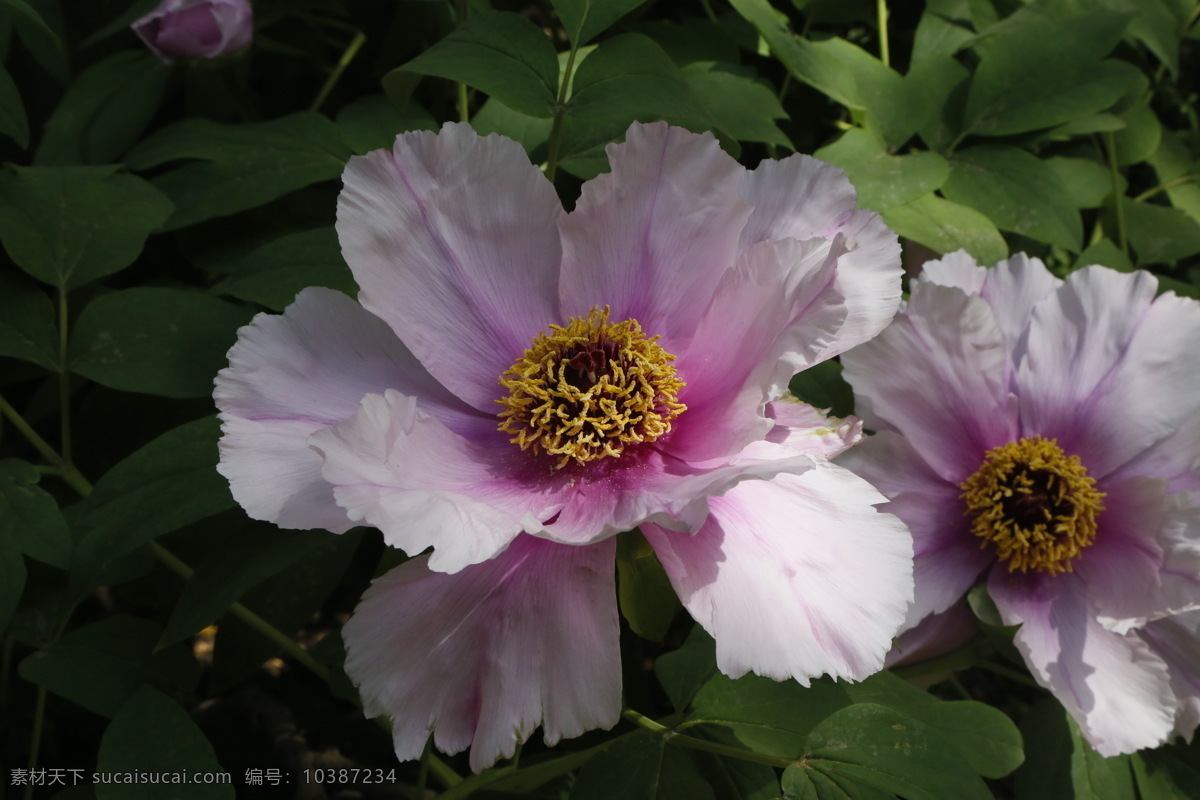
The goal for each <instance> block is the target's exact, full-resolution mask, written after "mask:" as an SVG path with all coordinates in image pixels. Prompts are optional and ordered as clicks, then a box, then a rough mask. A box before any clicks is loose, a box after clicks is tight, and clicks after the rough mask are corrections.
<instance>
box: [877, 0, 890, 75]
mask: <svg viewBox="0 0 1200 800" xmlns="http://www.w3.org/2000/svg"><path fill="white" fill-rule="evenodd" d="M875 17H876V19H877V20H878V24H879V60H880V61H882V62H883V65H884V66H885V67H890V66H891V57H890V55H889V52H888V10H887V0H875Z"/></svg>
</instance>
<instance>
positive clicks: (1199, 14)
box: [1179, 5, 1200, 39]
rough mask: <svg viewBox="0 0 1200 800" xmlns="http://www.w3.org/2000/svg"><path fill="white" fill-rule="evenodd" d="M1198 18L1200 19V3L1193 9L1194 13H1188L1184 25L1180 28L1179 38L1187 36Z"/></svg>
mask: <svg viewBox="0 0 1200 800" xmlns="http://www.w3.org/2000/svg"><path fill="white" fill-rule="evenodd" d="M1196 20H1200V5H1197V6H1196V7H1195V8H1193V9H1192V13H1191V14H1188V18H1187V19H1186V20H1185V21H1184V23H1183V27H1182V28H1180V29H1179V38H1180V39H1182V38H1183V37H1185V36H1187V32H1188V31H1189V30H1191V29H1192V26H1193V25H1195V24H1196Z"/></svg>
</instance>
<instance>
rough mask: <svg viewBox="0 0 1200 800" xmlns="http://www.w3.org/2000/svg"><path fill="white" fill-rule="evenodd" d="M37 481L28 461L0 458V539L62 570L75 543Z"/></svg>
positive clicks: (49, 498) (65, 524) (69, 557)
mask: <svg viewBox="0 0 1200 800" xmlns="http://www.w3.org/2000/svg"><path fill="white" fill-rule="evenodd" d="M37 482H38V474H37V471H36V470H34V468H33V466H32V465H31V464H28V463H26V462H24V461H19V460H17V459H15V458H6V459H4V460H2V461H0V538H3V539H6V540H7V541H10V542H14V543H16V545H17V547H18V548H19V550H20V552H23V553H25V554H26V555H28V556H29V557H30V558H36V559H37V560H38V561H41V562H43V563H45V564H50V565H51V566H54V567H62V568H64V569H65V568H66V567H67V566H68V565H69V564H70V563H71V551H72V550H74V548H75V542H74V541H73V540H72V539H71V532H70V531H69V530H68V529H67V522H66V520H64V519H63V515H62V512H61V511H59V509H58V503H57V502H56V501H55V499H54V498H53V497H51V496H50V495H49V494H47V493H46V492H45V491H43V490H42V489H41V488H39V487H38V485H37ZM2 627H3V626H2V625H0V628H2Z"/></svg>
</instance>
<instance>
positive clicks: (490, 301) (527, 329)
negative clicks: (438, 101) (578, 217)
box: [337, 124, 562, 414]
mask: <svg viewBox="0 0 1200 800" xmlns="http://www.w3.org/2000/svg"><path fill="white" fill-rule="evenodd" d="M344 180H345V189H343V191H342V194H341V196H340V197H339V199H338V215H337V231H338V238H339V239H340V241H341V243H342V253H343V255H344V256H345V257H346V262H347V263H348V264H349V265H350V269H351V270H352V271H353V272H354V277H355V279H356V280H357V281H358V285H359V286H361V287H362V290H363V291H362V294H361V295H360V300H361V301H362V304H363V305H364V306H365V307H366V308H367V309H368V310H370V311H372V312H373V313H375V314H377V315H379V317H381V318H382V319H383V320H385V321H386V322H387V323H388V324H389V325H391V326H392V329H393V330H394V331H396V333H397V334H398V335H399V337H400V338H401V339H402V340H404V343H405V344H406V345H408V347H409V348H410V349H411V350H412V351H413V352H414V353H416V355H417V357H418V358H420V359H421V362H422V363H423V364H424V365H425V366H426V368H427V369H428V370H429V371H430V372H431V373H432V374H433V375H435V376H437V378H438V380H440V381H441V382H442V383H444V384H445V385H446V386H447V387H449V388H450V389H451V390H452V391H453V392H454V393H455V394H456V395H458V396H459V397H461V398H463V399H464V400H466V401H467V402H468V403H470V404H471V405H473V406H475V407H476V408H478V409H479V410H481V411H484V412H486V413H489V414H491V413H495V411H496V405H495V400H496V399H497V398H498V397H499V395H500V389H499V387H498V385H497V380H498V379H499V377H500V375H501V374H502V373H503V372H504V371H505V370H506V369H508V368H509V367H510V366H512V364H513V362H514V361H515V360H516V359H517V358H518V357H519V356H520V355H521V354H522V353H523V352H525V350H526V349H527V348H528V347H529V344H530V342H531V341H532V340H533V337H534V336H535V335H536V334H537V333H538V332H539V331H541V330H542V329H544V328H545V327H546V325H548V324H549V323H552V322H560V321H561V319H560V317H559V313H558V302H557V297H558V271H559V263H560V260H561V250H560V246H559V242H558V230H557V227H556V223H557V220H558V218H559V216H560V215H561V214H562V208H561V206H560V205H559V201H558V196H557V195H556V194H555V192H554V187H553V186H551V185H550V183H549V181H547V180H546V179H545V177H544V176H543V175H542V174H541V172H540V171H539V170H538V168H537V167H535V166H533V165H532V164H530V163H529V158H528V157H527V156H526V155H525V151H524V150H523V149H522V148H521V146H520V145H519V144H517V143H516V142H514V141H512V140H511V139H506V138H502V137H499V136H495V135H493V136H489V137H486V138H483V137H480V136H478V135H477V134H476V133H475V132H474V131H473V130H471V127H470V126H469V125H466V124H458V125H454V124H447V125H446V126H445V127H443V128H442V131H441V132H440V133H438V134H434V133H432V132H428V131H416V132H411V133H405V134H401V135H400V136H399V137H397V139H396V145H395V147H394V148H393V150H392V151H391V152H387V151H385V150H377V151H375V152H373V153H370V154H368V155H366V156H364V157H361V158H352V159H350V163H349V165H348V166H347V167H346V173H345V176H344Z"/></svg>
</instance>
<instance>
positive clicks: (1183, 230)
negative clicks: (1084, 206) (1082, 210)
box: [1105, 197, 1200, 266]
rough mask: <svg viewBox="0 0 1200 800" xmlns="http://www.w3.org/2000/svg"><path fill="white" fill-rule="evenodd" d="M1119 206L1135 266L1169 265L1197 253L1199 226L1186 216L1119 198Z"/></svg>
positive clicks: (1106, 227) (1156, 206)
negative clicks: (1121, 206) (1123, 212)
mask: <svg viewBox="0 0 1200 800" xmlns="http://www.w3.org/2000/svg"><path fill="white" fill-rule="evenodd" d="M1121 203H1122V205H1123V206H1124V207H1125V224H1126V225H1127V226H1128V234H1129V243H1130V244H1131V245H1132V246H1133V249H1134V251H1135V252H1136V253H1137V257H1138V266H1143V265H1145V264H1163V263H1171V262H1173V261H1176V260H1178V259H1181V258H1187V257H1188V256H1192V255H1195V254H1196V253H1200V223H1197V222H1196V220H1194V219H1192V218H1191V217H1189V216H1188V215H1187V214H1186V213H1184V212H1182V211H1180V210H1179V209H1177V208H1168V207H1166V206H1160V205H1155V204H1153V203H1139V202H1137V201H1136V200H1133V199H1131V198H1129V197H1122V198H1121ZM1105 229H1106V230H1107V229H1108V225H1107V224H1106V225H1105Z"/></svg>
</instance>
